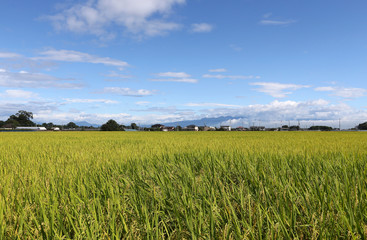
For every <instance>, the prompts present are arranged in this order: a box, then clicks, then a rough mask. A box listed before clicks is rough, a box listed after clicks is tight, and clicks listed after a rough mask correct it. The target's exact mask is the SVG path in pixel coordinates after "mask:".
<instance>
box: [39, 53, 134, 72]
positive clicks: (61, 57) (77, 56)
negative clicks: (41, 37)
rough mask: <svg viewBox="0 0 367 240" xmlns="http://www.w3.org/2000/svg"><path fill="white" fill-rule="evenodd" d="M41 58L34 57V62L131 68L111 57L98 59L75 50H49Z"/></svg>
mask: <svg viewBox="0 0 367 240" xmlns="http://www.w3.org/2000/svg"><path fill="white" fill-rule="evenodd" d="M40 55H41V56H38V57H33V58H32V59H33V60H47V61H62V62H81V63H97V64H104V65H108V66H114V67H119V68H124V67H127V66H129V64H128V63H127V62H124V61H121V60H117V59H112V58H109V57H98V56H94V55H90V54H88V53H82V52H77V51H73V50H55V49H51V50H47V51H43V52H40Z"/></svg>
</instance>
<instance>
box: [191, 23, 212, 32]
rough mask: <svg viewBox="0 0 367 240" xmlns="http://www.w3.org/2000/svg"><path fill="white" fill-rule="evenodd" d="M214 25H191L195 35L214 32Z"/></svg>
mask: <svg viewBox="0 0 367 240" xmlns="http://www.w3.org/2000/svg"><path fill="white" fill-rule="evenodd" d="M213 28H214V27H213V25H211V24H208V23H194V24H191V32H194V33H207V32H211V31H212V30H213Z"/></svg>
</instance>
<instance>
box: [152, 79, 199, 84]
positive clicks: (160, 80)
mask: <svg viewBox="0 0 367 240" xmlns="http://www.w3.org/2000/svg"><path fill="white" fill-rule="evenodd" d="M150 81H152V82H183V83H197V82H198V80H197V79H193V78H164V79H150Z"/></svg>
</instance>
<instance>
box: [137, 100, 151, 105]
mask: <svg viewBox="0 0 367 240" xmlns="http://www.w3.org/2000/svg"><path fill="white" fill-rule="evenodd" d="M149 103H150V102H148V101H138V102H135V104H136V105H148V104H149Z"/></svg>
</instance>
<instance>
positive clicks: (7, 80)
mask: <svg viewBox="0 0 367 240" xmlns="http://www.w3.org/2000/svg"><path fill="white" fill-rule="evenodd" d="M0 86H2V87H16V88H74V89H76V88H81V87H82V84H79V83H75V82H73V81H72V80H70V79H62V78H57V77H54V76H50V75H47V74H43V73H28V72H25V71H22V72H9V71H0Z"/></svg>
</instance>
